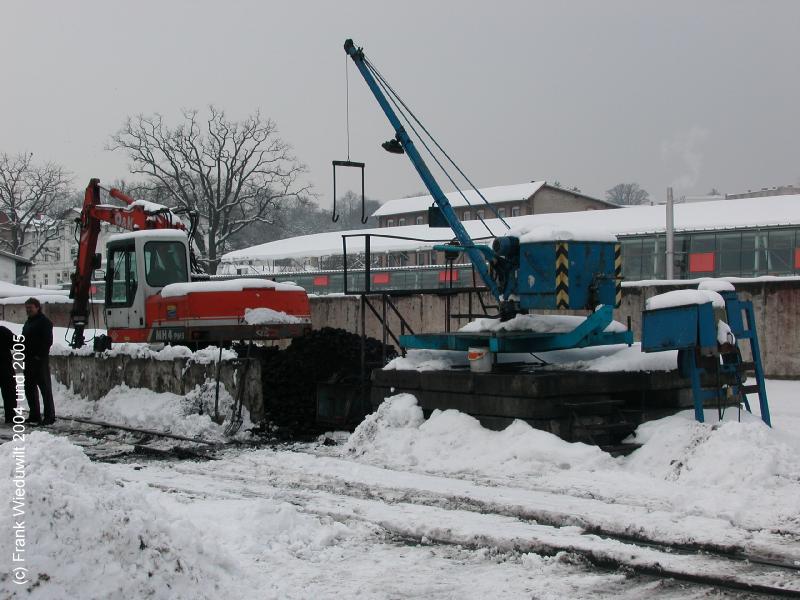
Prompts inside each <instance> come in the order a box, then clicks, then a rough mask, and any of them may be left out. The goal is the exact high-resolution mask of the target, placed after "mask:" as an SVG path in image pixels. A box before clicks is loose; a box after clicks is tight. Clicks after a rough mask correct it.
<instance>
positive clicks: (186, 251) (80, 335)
mask: <svg viewBox="0 0 800 600" xmlns="http://www.w3.org/2000/svg"><path fill="white" fill-rule="evenodd" d="M101 189H103V188H101V187H100V180H99V179H92V180H91V181H90V182H89V185H88V187H87V188H86V195H85V196H84V201H83V209H82V211H81V215H80V217H79V218H78V219H77V221H78V223H79V226H80V243H79V246H78V256H77V259H76V261H75V263H76V270H75V273H74V274H73V275H72V285H71V287H70V296H69V297H70V298H71V299H73V307H72V312H71V321H72V323H71V324H72V327H73V328H74V331H73V335H72V340H71V343H70V345H71V346H72V347H73V348H80V347H81V346H83V345H84V343H85V339H84V331H85V329H86V327H87V325H88V321H89V314H90V300H91V296H90V290H91V286H92V274H93V273H94V271H95V270H96V269H99V268H100V266H101V255H100V254H98V253H96V250H97V240H98V236H99V234H100V223H101V222H102V221H105V222H108V223H111V224H113V225H116V226H117V227H120V228H122V229H126V230H128V232H126V233H121V234H117V235H113V236H111V237H109V239H108V241H107V243H106V273H105V282H106V286H105V289H106V291H105V307H104V315H105V322H106V327H107V329H108V336H98V337H96V338H95V341H94V349H95V350H98V351H99V350H104V349H107V348H110V347H111V343H112V342H117V343H119V342H152V343H156V342H166V343H175V344H188V345H197V344H206V343H218V344H222V343H225V342H230V341H234V340H252V339H260V340H267V339H283V338H292V337H298V336H301V335H304V334H305V333H307V332H308V331H309V330H310V329H311V314H310V313H311V311H310V308H309V302H308V296H307V294H306V292H305V290H304V289H303V288H301V287H298V286H295V285H291V284H285V283H275V282H273V281H269V280H267V279H234V280H215V281H210V280H205V281H192V273H191V266H192V264H193V261H192V256H193V253H192V248H191V240H190V236H189V233H188V232H187V229H186V226H185V225H184V223H183V222H182V221H181V220H180V218H179V217H178V216H177V215H175V213H173V212H172V211H171V210H170V209H169V208H167V207H165V206H161V205H159V204H154V203H152V202H146V201H142V200H134V199H133V198H131V197H130V196H128V195H127V194H125V193H124V192H122V191H120V190H117V189H114V188H112V189H110V190H108V195H109V196H110V197H112V198H114V199H116V200H119V201H121V202H123V203H124V206H118V205H112V204H101V203H100V191H101ZM248 309H250V310H248Z"/></svg>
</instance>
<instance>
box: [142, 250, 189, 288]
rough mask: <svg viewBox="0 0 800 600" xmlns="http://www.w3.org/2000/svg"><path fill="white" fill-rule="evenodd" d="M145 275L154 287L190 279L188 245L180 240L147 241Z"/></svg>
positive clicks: (148, 282) (148, 283)
mask: <svg viewBox="0 0 800 600" xmlns="http://www.w3.org/2000/svg"><path fill="white" fill-rule="evenodd" d="M144 276H145V279H147V285H150V286H152V287H164V286H165V285H169V284H170V283H185V282H187V281H189V272H188V270H187V268H186V247H185V246H184V245H183V244H182V243H180V242H147V243H146V244H145V245H144Z"/></svg>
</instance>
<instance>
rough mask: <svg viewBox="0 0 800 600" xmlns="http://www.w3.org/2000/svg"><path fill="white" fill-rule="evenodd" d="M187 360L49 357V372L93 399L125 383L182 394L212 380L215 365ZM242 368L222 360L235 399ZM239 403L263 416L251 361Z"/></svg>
mask: <svg viewBox="0 0 800 600" xmlns="http://www.w3.org/2000/svg"><path fill="white" fill-rule="evenodd" d="M187 363H188V359H185V358H180V359H175V360H174V361H165V360H153V359H143V358H133V357H131V356H112V357H109V358H95V357H94V356H74V355H68V356H51V357H50V371H51V373H52V375H53V377H55V379H56V381H59V382H61V383H62V384H64V385H65V386H67V387H70V388H72V390H73V391H74V392H75V393H76V394H79V395H81V396H84V397H87V398H89V399H90V400H97V399H98V398H102V397H103V396H105V395H106V394H107V393H108V392H109V391H110V390H111V389H112V388H113V387H115V386H118V385H121V384H123V383H124V384H125V385H127V386H128V387H132V388H147V389H150V390H153V391H155V392H171V393H173V394H179V395H182V396H183V395H185V394H187V393H189V392H190V391H192V390H193V389H194V388H195V387H196V386H198V385H202V384H203V383H204V382H205V381H207V380H212V381H213V380H214V379H215V376H216V365H215V364H207V365H200V364H196V363H190V364H187ZM243 369H244V367H243V366H241V365H238V366H237V365H235V364H232V363H230V362H225V361H223V363H222V367H221V368H220V381H221V383H222V384H223V385H224V386H225V389H226V390H228V392H229V393H230V394H231V395H232V396H233V397H234V398H235V397H236V394H237V390H238V389H239V388H238V387H237V385H236V384H234V381H236V382H240V383H241V382H242V375H243ZM241 385H244V391H243V393H244V396H243V404H244V406H245V407H246V408H247V409H248V410H249V411H250V416H251V419H252V421H253V422H254V423H257V422H258V421H260V420H261V419H263V418H264V400H263V394H262V386H261V367H260V365H259V364H258V362H256V361H254V362H253V363H252V364H251V367H250V369H249V371H248V373H247V376H246V377H245V378H244V380H243V383H241Z"/></svg>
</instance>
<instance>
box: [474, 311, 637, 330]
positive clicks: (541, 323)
mask: <svg viewBox="0 0 800 600" xmlns="http://www.w3.org/2000/svg"><path fill="white" fill-rule="evenodd" d="M585 320H586V317H580V316H573V315H538V314H537V315H524V314H519V315H516V316H514V317H513V318H512V319H509V320H508V321H501V320H500V319H489V318H481V319H475V320H474V321H472V322H470V323H468V324H466V325H464V326H463V327H462V328H461V329H459V331H461V332H464V333H478V332H487V331H530V332H533V333H565V332H569V331H572V330H573V329H575V328H576V327H578V326H579V325H581V324H582V323H583V322H584V321H585ZM604 331H606V332H614V333H618V332H623V331H626V328H625V326H624V325H623V324H622V323H619V322H617V321H612V322H611V323H609V325H608V327H606V328H605V329H604Z"/></svg>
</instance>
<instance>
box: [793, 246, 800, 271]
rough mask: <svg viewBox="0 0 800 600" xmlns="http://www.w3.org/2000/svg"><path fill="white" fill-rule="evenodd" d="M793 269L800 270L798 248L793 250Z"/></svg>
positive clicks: (799, 250) (799, 249)
mask: <svg viewBox="0 0 800 600" xmlns="http://www.w3.org/2000/svg"><path fill="white" fill-rule="evenodd" d="M794 268H795V269H800V248H795V249H794Z"/></svg>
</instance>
